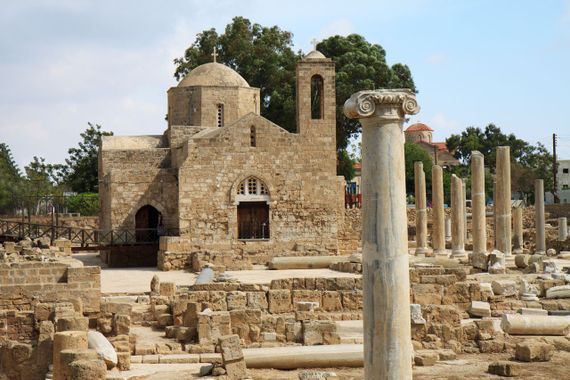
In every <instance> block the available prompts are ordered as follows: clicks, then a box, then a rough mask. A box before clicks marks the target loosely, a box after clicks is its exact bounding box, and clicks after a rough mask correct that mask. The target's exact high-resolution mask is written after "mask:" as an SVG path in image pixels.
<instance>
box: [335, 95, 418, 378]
mask: <svg viewBox="0 0 570 380" xmlns="http://www.w3.org/2000/svg"><path fill="white" fill-rule="evenodd" d="M418 111H419V107H418V104H417V102H416V99H415V96H414V94H413V92H411V91H410V90H376V91H360V92H357V93H355V94H353V95H352V96H351V97H350V98H349V99H348V100H347V101H346V103H345V104H344V113H345V115H346V116H347V117H348V118H351V119H359V120H360V123H361V124H362V198H363V205H362V214H363V215H362V218H363V232H362V267H363V281H362V282H363V294H364V300H363V303H364V310H363V317H364V378H365V379H366V380H380V379H394V380H396V379H398V380H399V379H411V378H412V362H411V360H412V344H411V326H410V278H409V268H408V231H407V229H408V228H407V225H408V222H407V215H406V183H405V168H404V162H405V161H404V138H403V122H404V117H405V115H406V114H412V115H413V114H416V113H417V112H418Z"/></svg>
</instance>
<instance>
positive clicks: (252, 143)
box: [249, 125, 257, 147]
mask: <svg viewBox="0 0 570 380" xmlns="http://www.w3.org/2000/svg"><path fill="white" fill-rule="evenodd" d="M256 140H257V136H256V135H255V126H253V125H252V126H251V128H250V129H249V145H250V146H252V147H255V146H257V141H256Z"/></svg>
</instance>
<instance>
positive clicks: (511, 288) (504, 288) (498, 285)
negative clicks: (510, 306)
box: [491, 280, 518, 297]
mask: <svg viewBox="0 0 570 380" xmlns="http://www.w3.org/2000/svg"><path fill="white" fill-rule="evenodd" d="M491 287H492V288H493V293H494V294H495V295H499V296H505V297H510V296H514V295H516V294H517V293H518V286H517V283H516V282H515V281H512V280H494V281H493V282H491Z"/></svg>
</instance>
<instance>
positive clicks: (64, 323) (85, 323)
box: [57, 316, 89, 331]
mask: <svg viewBox="0 0 570 380" xmlns="http://www.w3.org/2000/svg"><path fill="white" fill-rule="evenodd" d="M87 330H89V319H88V318H85V317H79V316H74V317H63V318H58V319H57V331H87Z"/></svg>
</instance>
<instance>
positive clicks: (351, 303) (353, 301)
mask: <svg viewBox="0 0 570 380" xmlns="http://www.w3.org/2000/svg"><path fill="white" fill-rule="evenodd" d="M340 293H341V296H342V306H343V308H344V309H345V310H362V290H347V291H345V290H343V291H341V292H340Z"/></svg>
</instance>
